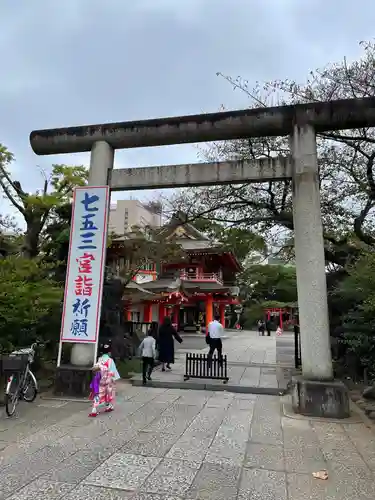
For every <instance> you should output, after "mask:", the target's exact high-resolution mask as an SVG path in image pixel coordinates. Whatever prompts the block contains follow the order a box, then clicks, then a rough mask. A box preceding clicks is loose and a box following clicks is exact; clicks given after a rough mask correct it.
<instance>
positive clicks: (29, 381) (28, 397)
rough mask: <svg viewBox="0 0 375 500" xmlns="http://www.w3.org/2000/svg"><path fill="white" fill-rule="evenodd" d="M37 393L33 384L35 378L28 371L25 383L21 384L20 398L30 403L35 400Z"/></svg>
mask: <svg viewBox="0 0 375 500" xmlns="http://www.w3.org/2000/svg"><path fill="white" fill-rule="evenodd" d="M37 394H38V389H37V387H36V385H35V380H34V378H33V377H32V376H31V375H30V373H28V374H27V376H26V380H25V383H24V385H23V391H22V399H23V400H24V401H26V403H32V402H33V401H34V400H35V398H36V396H37Z"/></svg>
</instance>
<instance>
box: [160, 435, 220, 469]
mask: <svg viewBox="0 0 375 500" xmlns="http://www.w3.org/2000/svg"><path fill="white" fill-rule="evenodd" d="M211 443H212V437H203V438H202V437H194V436H184V435H182V436H181V437H180V438H179V439H178V441H177V442H176V443H175V444H174V445H173V446H172V448H171V449H170V450H169V452H168V453H167V455H166V458H169V459H171V460H187V461H188V462H194V463H197V464H198V465H199V464H200V463H201V462H203V460H204V457H205V455H206V453H207V451H208V448H209V447H210V445H211Z"/></svg>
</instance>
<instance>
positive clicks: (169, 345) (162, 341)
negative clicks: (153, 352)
mask: <svg viewBox="0 0 375 500" xmlns="http://www.w3.org/2000/svg"><path fill="white" fill-rule="evenodd" d="M174 339H176V340H177V342H178V343H180V344H182V338H181V337H180V336H179V334H178V333H177V331H176V330H175V328H174V327H173V326H172V320H171V318H170V317H169V316H166V317H165V318H164V321H163V323H162V324H161V325H160V327H159V334H158V350H159V361H160V362H161V363H162V368H161V370H162V371H163V372H165V368H167V370H171V364H173V363H174Z"/></svg>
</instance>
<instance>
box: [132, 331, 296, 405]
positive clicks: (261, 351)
mask: <svg viewBox="0 0 375 500" xmlns="http://www.w3.org/2000/svg"><path fill="white" fill-rule="evenodd" d="M189 337H190V336H189ZM183 338H184V343H183V344H181V346H179V347H177V346H176V347H177V350H176V354H175V363H174V364H173V365H172V370H171V371H165V372H162V371H161V368H160V367H158V368H156V369H155V371H154V372H153V374H152V380H151V381H149V382H147V385H148V386H149V387H160V388H169V389H172V388H175V389H195V390H197V389H200V390H210V391H228V392H235V393H245V394H268V395H280V394H284V393H285V392H286V391H287V388H288V384H289V382H290V381H291V378H292V375H294V374H296V370H295V368H294V361H293V359H292V358H291V357H290V352H291V351H292V350H293V345H294V344H293V342H294V337H293V334H288V333H287V334H284V335H283V337H282V338H280V337H276V336H275V333H274V332H273V333H272V335H271V337H262V336H259V335H258V332H253V331H246V330H245V331H241V332H237V331H236V332H234V331H227V332H226V335H225V337H224V339H223V354H225V355H226V356H227V372H228V378H229V380H228V381H225V383H224V382H223V381H222V380H215V379H207V378H202V379H200V378H189V379H188V380H185V378H186V377H185V375H186V354H197V355H202V354H207V345H206V344H205V340H204V336H202V338H197V339H195V340H193V339H192V338H187V337H185V336H184V337H183ZM131 383H132V384H133V385H134V386H140V385H142V377H141V375H138V374H137V375H134V376H133V377H132V379H131Z"/></svg>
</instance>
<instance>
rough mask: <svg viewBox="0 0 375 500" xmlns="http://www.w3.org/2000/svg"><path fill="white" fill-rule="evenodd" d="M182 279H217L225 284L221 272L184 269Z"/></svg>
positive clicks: (217, 281)
mask: <svg viewBox="0 0 375 500" xmlns="http://www.w3.org/2000/svg"><path fill="white" fill-rule="evenodd" d="M180 279H181V280H185V281H215V282H216V283H220V284H221V285H222V284H223V278H222V276H221V273H201V272H196V273H188V272H186V271H182V272H181V274H180Z"/></svg>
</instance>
